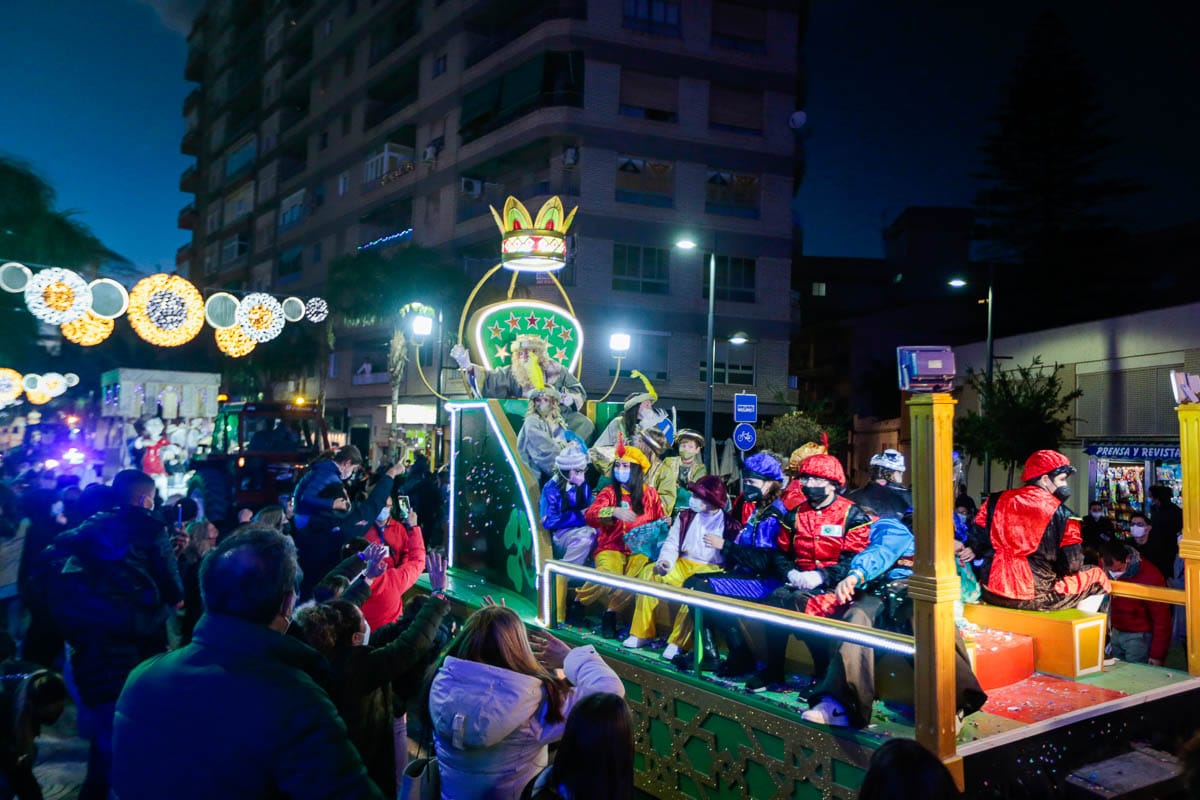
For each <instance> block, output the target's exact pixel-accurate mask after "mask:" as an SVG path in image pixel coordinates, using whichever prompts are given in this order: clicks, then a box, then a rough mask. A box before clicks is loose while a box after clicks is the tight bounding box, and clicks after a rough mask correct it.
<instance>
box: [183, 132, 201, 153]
mask: <svg viewBox="0 0 1200 800" xmlns="http://www.w3.org/2000/svg"><path fill="white" fill-rule="evenodd" d="M179 152H181V153H183V154H184V155H185V156H194V155H196V154H197V153H199V152H200V132H199V131H198V130H197V129H195V128H192V129H191V130H190V131H187V132H185V133H184V134H183V139H181V140H180V141H179Z"/></svg>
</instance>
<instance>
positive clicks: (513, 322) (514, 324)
mask: <svg viewBox="0 0 1200 800" xmlns="http://www.w3.org/2000/svg"><path fill="white" fill-rule="evenodd" d="M505 322H507V323H508V329H509V330H510V331H515V330H520V328H521V318H520V317H518V316H517V315H516V314H513V313H509V315H508V319H506V320H505Z"/></svg>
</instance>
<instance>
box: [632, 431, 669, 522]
mask: <svg viewBox="0 0 1200 800" xmlns="http://www.w3.org/2000/svg"><path fill="white" fill-rule="evenodd" d="M637 446H638V449H639V450H641V451H642V452H643V453H645V454H646V457H647V458H648V459H649V460H650V469H648V470H647V471H646V484H647V485H649V486H653V487H654V491H656V492H658V496H659V499H661V500H662V504H663V511H665V512H666V514H667V516H668V517H669V516H672V515H673V514H674V513H675V501H676V497H677V492H678V488H679V487H678V483H677V481H678V476H679V458H678V457H676V456H667V455H665V453H666V452H667V435H666V434H665V433H663V432H662V431H661V430H659V429H658V428H643V429H642V432H641V433H640V434H638V441H637Z"/></svg>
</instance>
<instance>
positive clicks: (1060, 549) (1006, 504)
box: [972, 450, 1112, 611]
mask: <svg viewBox="0 0 1200 800" xmlns="http://www.w3.org/2000/svg"><path fill="white" fill-rule="evenodd" d="M1074 472H1075V468H1074V467H1072V466H1071V462H1070V461H1069V460H1068V459H1067V457H1066V456H1064V455H1063V454H1062V453H1059V452H1057V451H1055V450H1038V451H1037V452H1036V453H1034V454H1033V455H1031V456H1030V457H1029V458H1028V459H1027V460H1026V461H1025V468H1024V470H1022V472H1021V480H1022V481H1024V483H1025V485H1024V486H1022V487H1020V488H1019V489H1009V490H1007V491H1004V492H997V493H995V494H993V495H991V496H990V497H989V498H988V499H987V501H986V502H984V504H983V506H982V507H980V509H979V513H978V514H977V515H976V516H975V525H976V528H977V530H978V531H979V537H978V539H977V540H976V541H974V542H973V543H972V544H973V546H972V549H973V550H974V552H975V553H977V554H978V553H986V552H987V547H988V545H990V549H991V551H992V552H991V557H990V560H991V564H990V568H988V569H986V570H983V571H981V572H982V573H983V574H981V576H980V577H981V583H982V584H983V585H982V587H981V588H982V596H983V601H984V602H985V603H990V604H992V605H997V606H1004V607H1006V608H1019V609H1023V610H1026V611H1057V610H1059V609H1063V608H1074V607H1079V608H1082V609H1084V610H1089V611H1096V610H1098V609H1099V608H1100V605H1101V603H1102V602H1103V600H1104V597H1105V595H1107V594H1108V592H1109V591H1110V590H1111V588H1112V587H1111V584H1110V583H1109V581H1108V576H1107V575H1106V574H1104V570H1102V569H1100V568H1099V567H1087V566H1085V565H1084V561H1083V537H1082V534H1081V533H1080V527H1079V520H1078V519H1077V518H1075V517H1074V516H1073V515H1072V513H1071V509H1070V508H1068V507H1067V504H1066V501H1067V499H1068V498H1069V497H1070V496H1071V488H1070V486H1068V485H1067V482H1068V479H1069V478H1070V476H1071V475H1072V474H1073V473H1074Z"/></svg>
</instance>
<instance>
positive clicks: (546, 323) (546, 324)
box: [542, 314, 558, 336]
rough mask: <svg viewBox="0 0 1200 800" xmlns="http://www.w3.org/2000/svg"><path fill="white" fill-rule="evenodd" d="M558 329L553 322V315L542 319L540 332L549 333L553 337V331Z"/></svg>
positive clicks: (556, 324)
mask: <svg viewBox="0 0 1200 800" xmlns="http://www.w3.org/2000/svg"><path fill="white" fill-rule="evenodd" d="M557 327H558V323H557V322H555V321H554V315H553V314H551V315H550V316H548V317H543V318H542V330H544V331H549V332H550V335H551V336H553V335H554V329H555V328H557Z"/></svg>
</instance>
